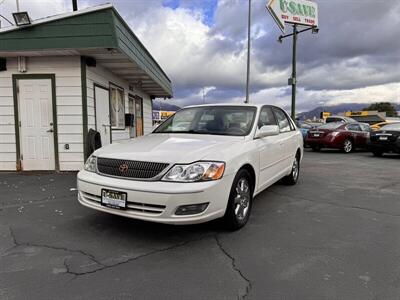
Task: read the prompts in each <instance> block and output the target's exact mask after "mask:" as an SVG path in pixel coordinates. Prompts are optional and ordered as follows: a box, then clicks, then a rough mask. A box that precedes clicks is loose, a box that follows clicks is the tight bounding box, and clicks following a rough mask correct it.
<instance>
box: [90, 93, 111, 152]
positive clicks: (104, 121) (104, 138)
mask: <svg viewBox="0 0 400 300" xmlns="http://www.w3.org/2000/svg"><path fill="white" fill-rule="evenodd" d="M94 93H95V101H96V130H97V131H98V132H100V136H101V145H102V146H106V145H109V144H110V142H111V123H110V95H109V92H108V90H107V89H104V88H102V87H99V86H95V87H94Z"/></svg>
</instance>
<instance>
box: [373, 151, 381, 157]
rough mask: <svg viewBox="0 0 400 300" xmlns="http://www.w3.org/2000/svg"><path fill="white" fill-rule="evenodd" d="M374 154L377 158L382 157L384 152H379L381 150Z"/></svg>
mask: <svg viewBox="0 0 400 300" xmlns="http://www.w3.org/2000/svg"><path fill="white" fill-rule="evenodd" d="M372 154H373V155H374V156H376V157H382V155H383V152H382V151H379V150H374V151H372Z"/></svg>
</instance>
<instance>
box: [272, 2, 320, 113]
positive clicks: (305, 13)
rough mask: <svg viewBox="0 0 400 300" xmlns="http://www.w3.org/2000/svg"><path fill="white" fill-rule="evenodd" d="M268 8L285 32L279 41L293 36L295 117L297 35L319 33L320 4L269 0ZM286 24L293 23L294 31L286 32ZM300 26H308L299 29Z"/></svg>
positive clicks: (290, 80)
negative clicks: (307, 32)
mask: <svg viewBox="0 0 400 300" xmlns="http://www.w3.org/2000/svg"><path fill="white" fill-rule="evenodd" d="M267 9H268V12H269V13H270V14H271V16H272V18H273V19H274V20H275V22H276V24H277V25H278V27H279V29H280V30H282V32H283V34H284V35H281V36H280V37H279V38H278V42H280V43H282V41H283V39H285V38H287V37H293V55H292V76H291V77H290V78H289V80H288V84H289V85H291V86H292V107H291V116H292V118H293V119H294V118H295V117H296V85H297V83H296V82H297V78H296V74H297V71H296V52H297V36H298V35H299V34H300V33H302V32H306V31H311V32H312V33H313V34H316V33H318V31H319V29H318V5H317V3H315V2H313V1H311V0H269V1H268V3H267ZM286 24H290V25H292V27H293V33H290V34H285V25H286ZM298 27H306V28H305V29H304V28H303V29H301V28H300V29H301V30H298Z"/></svg>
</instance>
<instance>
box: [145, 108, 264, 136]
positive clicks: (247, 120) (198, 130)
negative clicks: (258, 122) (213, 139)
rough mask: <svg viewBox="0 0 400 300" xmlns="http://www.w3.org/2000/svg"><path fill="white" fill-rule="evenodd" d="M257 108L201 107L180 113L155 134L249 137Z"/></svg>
mask: <svg viewBox="0 0 400 300" xmlns="http://www.w3.org/2000/svg"><path fill="white" fill-rule="evenodd" d="M256 111H257V108H256V107H251V106H248V107H246V106H200V107H189V108H185V109H182V110H180V111H178V112H177V113H176V114H175V115H173V116H172V117H170V118H169V119H167V120H166V121H165V122H164V123H162V124H161V125H160V126H159V127H158V128H157V129H156V130H154V132H153V133H191V134H214V135H233V136H245V135H248V134H249V133H250V131H251V128H252V127H253V123H254V119H255V116H256Z"/></svg>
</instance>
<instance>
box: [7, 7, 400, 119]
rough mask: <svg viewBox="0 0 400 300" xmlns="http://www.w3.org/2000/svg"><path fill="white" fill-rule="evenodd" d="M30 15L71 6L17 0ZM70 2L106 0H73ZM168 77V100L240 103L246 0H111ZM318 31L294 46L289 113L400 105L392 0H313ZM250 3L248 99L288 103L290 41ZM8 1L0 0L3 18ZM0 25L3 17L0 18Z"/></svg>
mask: <svg viewBox="0 0 400 300" xmlns="http://www.w3.org/2000/svg"><path fill="white" fill-rule="evenodd" d="M19 1H20V6H21V9H22V10H28V11H29V12H30V14H31V16H32V17H33V18H34V19H35V18H39V17H44V16H48V15H53V14H56V13H62V12H65V11H71V0H19ZM78 2H79V8H83V7H87V6H91V5H98V4H102V3H104V2H107V0H105V1H103V0H78ZM108 2H111V3H113V4H114V5H115V7H116V8H117V9H118V11H119V12H120V14H121V15H122V16H123V17H124V18H126V20H127V22H128V23H129V24H130V26H131V27H132V29H133V30H134V32H135V33H136V34H137V35H138V37H139V38H140V39H141V40H142V42H143V43H144V44H145V46H146V47H147V48H148V49H149V51H150V52H151V53H152V54H153V56H154V57H155V59H156V60H157V61H158V62H159V63H160V65H161V66H162V67H163V69H164V70H165V71H166V73H167V74H168V75H169V77H170V78H171V80H172V82H173V86H174V96H175V98H174V99H173V100H171V103H174V104H178V105H180V106H184V105H187V104H192V103H203V93H204V94H205V101H206V102H207V103H211V102H227V101H230V102H241V101H243V100H244V95H245V81H246V55H247V5H248V2H247V0H219V1H217V0H114V1H110V0H108ZM316 2H318V4H319V10H320V14H319V20H320V24H319V27H320V33H319V34H318V35H312V34H311V33H310V32H306V33H303V34H302V35H301V36H300V37H299V44H298V110H300V111H302V110H308V109H310V108H313V107H315V106H318V105H322V104H323V105H331V104H339V103H344V102H358V103H361V102H375V101H390V102H394V103H400V1H399V0H334V1H332V0H316ZM265 3H266V0H252V18H253V22H252V27H251V32H252V39H251V43H252V51H251V82H250V83H251V95H250V101H251V102H258V103H259V102H263V103H271V104H277V105H281V106H284V107H286V108H289V107H290V106H289V105H290V97H291V96H290V94H291V90H290V89H291V88H290V87H289V86H287V78H288V77H290V74H291V49H292V48H291V40H290V39H288V40H285V41H284V42H283V44H279V43H277V42H276V39H277V37H278V36H279V35H280V31H279V30H278V29H277V27H276V25H275V24H274V23H273V21H272V18H271V17H270V16H269V15H268V13H267V11H266V9H265ZM11 11H15V0H0V14H2V15H4V16H5V17H8V18H10V19H11V15H10V13H11ZM2 24H3V26H6V22H5V21H4V20H2Z"/></svg>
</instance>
